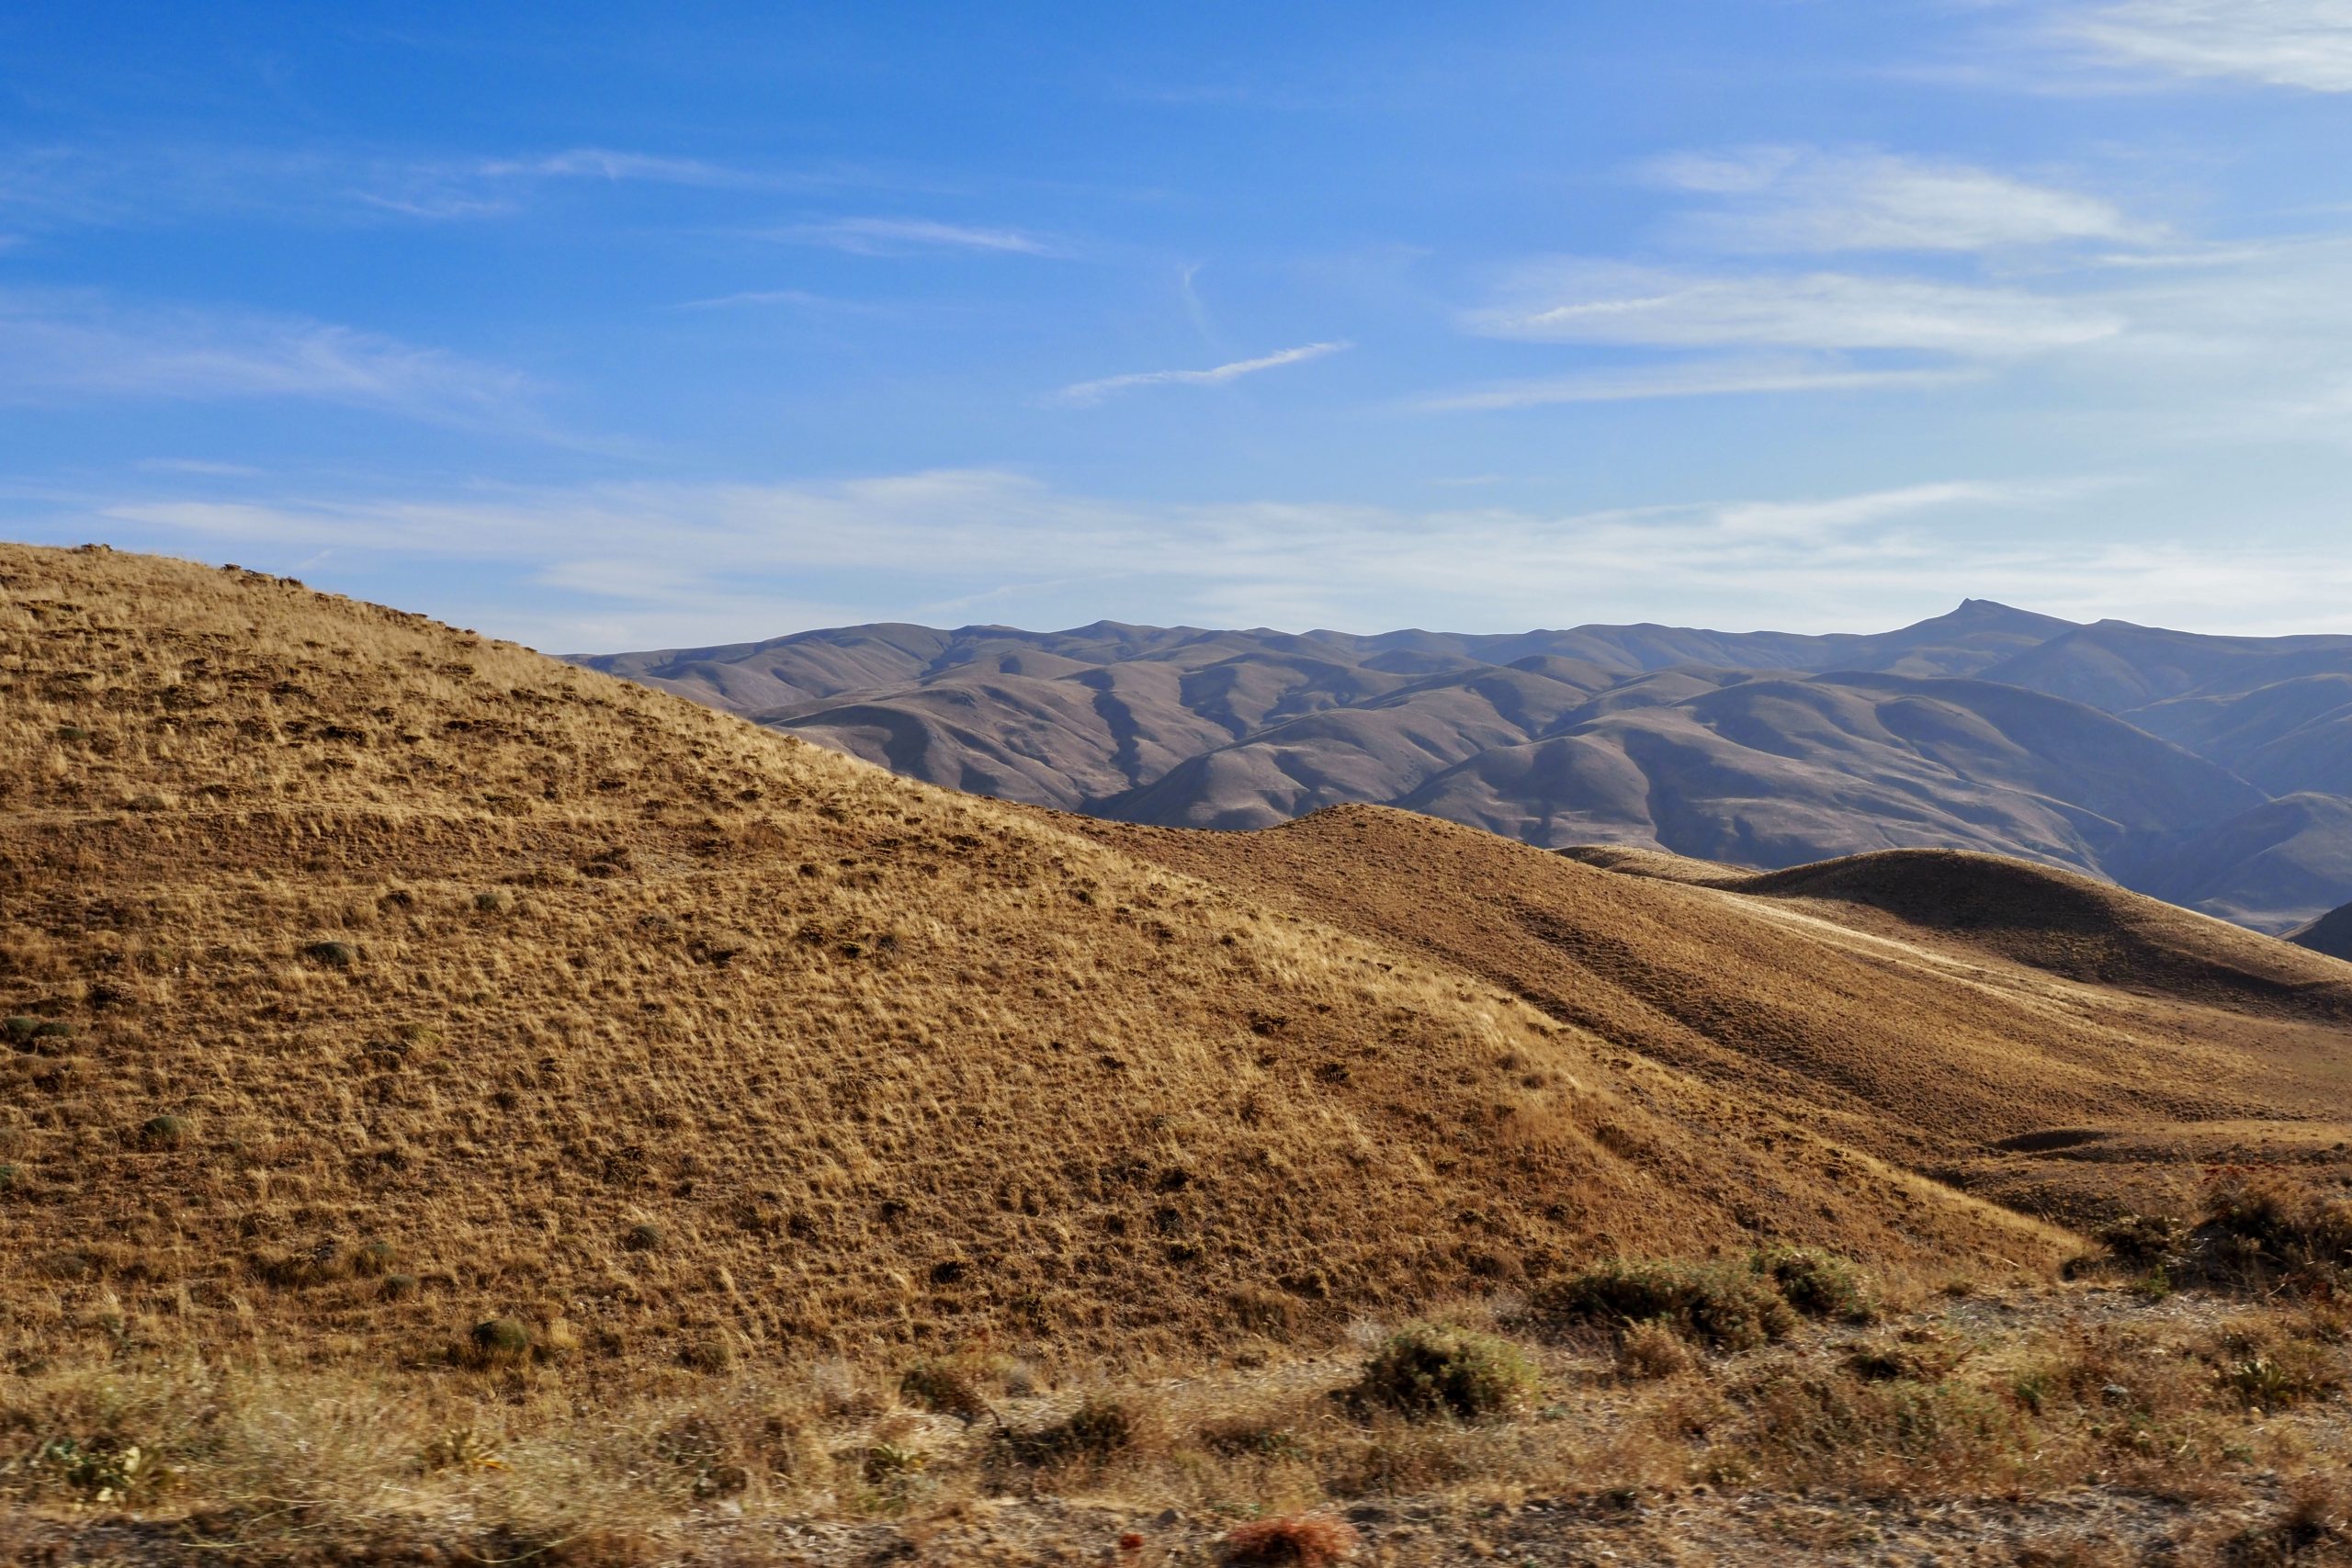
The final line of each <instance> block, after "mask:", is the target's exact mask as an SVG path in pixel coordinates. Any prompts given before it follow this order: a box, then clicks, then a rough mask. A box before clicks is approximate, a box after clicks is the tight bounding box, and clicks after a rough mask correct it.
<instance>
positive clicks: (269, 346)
mask: <svg viewBox="0 0 2352 1568" xmlns="http://www.w3.org/2000/svg"><path fill="white" fill-rule="evenodd" d="M531 390H532V389H531V385H530V382H529V381H528V379H527V378H525V377H524V376H522V375H520V374H519V373H517V372H515V371H513V370H508V369H503V368H501V367H496V366H491V365H484V364H481V363H480V362H478V361H474V360H469V359H466V358H462V357H460V356H458V355H453V354H449V353H447V352H444V351H442V350H440V349H434V348H424V347H419V346H417V345H415V344H408V343H403V342H401V341H400V340H399V339H397V338H391V337H387V336H384V335H382V334H380V333H368V332H361V331H357V330H356V329H354V328H350V327H345V326H337V325H334V324H333V323H330V322H325V321H310V320H306V319H302V318H299V317H285V316H267V315H261V314H257V313H252V312H238V311H220V310H192V309H185V308H168V307H152V306H124V305H120V304H117V303H115V302H113V301H111V300H109V299H106V298H105V297H103V296H100V295H96V294H93V293H88V292H78V291H76V292H69V291H51V290H30V289H0V402H14V403H43V402H56V401H64V400H82V399H92V398H153V399H181V400H206V399H236V398H304V399H311V400H322V401H327V402H337V403H348V404H355V405H358V406H362V407H368V408H374V409H379V410H382V411H385V412H391V413H397V414H401V415H403V416H405V417H408V418H413V419H423V420H430V421H435V422H438V423H460V424H499V425H506V426H515V425H519V424H527V423H531V416H530V414H529V401H530V393H531Z"/></svg>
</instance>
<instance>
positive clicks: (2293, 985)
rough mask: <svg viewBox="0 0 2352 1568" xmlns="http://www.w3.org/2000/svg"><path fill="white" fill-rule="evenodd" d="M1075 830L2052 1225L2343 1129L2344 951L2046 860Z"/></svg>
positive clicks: (1400, 828) (1383, 816)
mask: <svg viewBox="0 0 2352 1568" xmlns="http://www.w3.org/2000/svg"><path fill="white" fill-rule="evenodd" d="M1064 820H1066V821H1069V822H1070V823H1071V824H1072V825H1073V826H1085V825H1084V824H1082V823H1081V822H1080V819H1078V818H1065V819H1064ZM1086 830H1088V831H1091V832H1092V833H1094V834H1095V835H1097V836H1098V837H1100V838H1102V839H1103V840H1104V841H1106V842H1109V843H1112V844H1115V845H1117V846H1118V847H1120V848H1122V849H1124V850H1126V851H1127V852H1131V853H1134V854H1136V855H1141V856H1148V857H1151V858H1155V859H1158V860H1159V861H1161V862H1162V863H1166V864H1168V865H1170V866H1171V867H1173V868H1177V869H1181V870H1183V871H1185V872H1188V873H1190V874H1194V875H1199V876H1203V877H1205V878H1209V879H1212V880H1216V881H1219V882H1221V883H1224V884H1225V885H1227V886H1236V887H1240V888H1246V889H1248V890H1249V891H1250V892H1251V893H1252V894H1254V895H1256V896H1258V897H1264V898H1267V899H1269V900H1272V901H1274V902H1277V903H1279V904H1280V905H1282V906H1283V907H1284V908H1290V909H1293V910H1295V911H1297V912H1299V913H1302V914H1307V915H1311V916H1312V917H1313V918H1314V919H1317V920H1321V921H1328V922H1329V923H1330V924H1332V925H1335V926H1338V927H1340V928H1342V929H1345V930H1348V931H1354V932H1356V933H1358V934H1360V935H1362V936H1364V937H1366V938H1368V939H1370V940H1374V941H1380V942H1387V943H1392V944H1395V945H1396V946H1397V947H1399V948H1401V949H1403V950H1404V951H1407V952H1410V953H1416V954H1419V955H1422V956H1424V957H1425V958H1427V959H1428V960H1430V961H1432V962H1436V963H1441V964H1448V965H1452V966H1458V967H1460V968H1462V969H1464V970H1466V971H1468V972H1470V973H1472V974H1476V975H1477V976H1481V977H1482V978H1483V979H1485V980H1487V982H1489V983H1491V984H1493V985H1495V986H1498V987H1502V988H1504V989H1505V990H1507V991H1509V992H1510V993H1511V994H1513V995H1516V996H1520V997H1523V998H1526V999H1527V1000H1528V1001H1529V1002H1531V1003H1532V1004H1533V1005H1534V1006H1535V1007H1536V1008H1537V1009H1538V1010H1541V1011H1543V1012H1544V1015H1545V1016H1547V1017H1550V1018H1553V1019H1555V1020H1557V1021H1561V1022H1562V1023H1564V1024H1566V1025H1567V1026H1569V1027H1572V1028H1577V1029H1581V1030H1587V1031H1589V1032H1593V1033H1595V1034H1597V1035H1599V1036H1600V1037H1602V1038H1604V1039H1607V1040H1610V1041H1611V1042H1615V1043H1621V1044H1623V1045H1624V1046H1626V1047H1628V1048H1629V1049H1631V1050H1634V1051H1637V1052H1639V1053H1640V1054H1641V1055H1643V1056H1645V1057H1646V1058H1648V1059H1651V1060H1655V1061H1658V1062H1662V1063H1666V1064H1668V1065H1671V1066H1674V1067H1677V1068H1679V1069H1681V1070H1683V1071H1685V1072H1688V1073H1690V1074H1691V1075H1693V1076H1694V1077H1700V1078H1702V1079H1704V1080H1706V1081H1707V1082H1709V1083H1712V1084H1713V1085H1715V1086H1717V1087H1718V1088H1720V1089H1723V1090H1724V1092H1726V1093H1732V1094H1737V1095H1739V1096H1741V1097H1743V1098H1745V1099H1747V1100H1752V1101H1753V1102H1755V1103H1757V1104H1758V1105H1760V1106H1769V1107H1770V1108H1772V1109H1773V1110H1775V1111H1778V1112H1779V1113H1781V1115H1784V1116H1786V1117H1788V1118H1789V1119H1790V1120H1791V1121H1792V1122H1798V1123H1800V1124H1804V1125H1806V1126H1810V1127H1813V1128H1815V1129H1817V1130H1819V1131H1821V1132H1823V1133H1825V1134H1827V1135H1830V1136H1833V1137H1835V1138H1837V1139H1838V1140H1840V1141H1843V1142H1845V1143H1847V1144H1849V1145H1852V1146H1854V1147H1857V1148H1860V1149H1864V1150H1867V1151H1870V1152H1871V1153H1872V1154H1874V1155H1877V1156H1880V1157H1882V1158H1884V1159H1886V1160H1889V1161H1891V1162H1897V1163H1901V1164H1905V1165H1907V1166H1910V1167H1912V1168H1917V1169H1919V1170H1922V1171H1928V1172H1933V1173H1935V1174H1937V1175H1939V1176H1940V1177H1942V1178H1944V1179H1949V1180H1951V1181H1955V1182H1959V1183H1962V1184H1963V1185H1967V1186H1970V1187H1973V1188H1975V1189H1977V1190H1982V1191H1984V1192H1985V1193H1986V1194H1988V1195H1993V1196H1998V1197H2001V1198H2003V1199H2004V1200H2007V1201H2012V1202H2015V1203H2017V1204H2018V1205H2021V1206H2023V1207H2025V1208H2028V1209H2030V1210H2033V1211H2035V1212H2049V1213H2054V1214H2058V1215H2063V1216H2066V1217H2069V1218H2072V1219H2074V1220H2075V1221H2077V1222H2079V1223H2084V1224H2094V1223H2096V1222H2097V1221H2098V1220H2099V1219H2100V1218H2101V1217H2103V1216H2108V1215H2112V1214H2114V1213H2118V1212H2120V1211H2124V1210H2130V1209H2132V1208H2144V1209H2147V1210H2150V1211H2157V1212H2161V1211H2165V1210H2168V1209H2177V1208H2178V1207H2179V1206H2181V1205H2182V1204H2184V1203H2186V1202H2187V1201H2189V1200H2190V1199H2191V1198H2192V1196H2193V1190H2194V1189H2195V1187H2196V1185H2197V1183H2198V1180H2199V1175H2198V1169H2197V1166H2196V1164H2195V1163H2194V1162H2195V1161H2196V1160H2197V1159H2198V1158H2199V1157H2202V1158H2205V1159H2208V1160H2212V1161H2222V1160H2229V1159H2233V1158H2238V1157H2252V1156H2253V1155H2254V1153H2255V1151H2256V1150H2257V1149H2259V1148H2260V1147H2262V1146H2263V1145H2264V1141H2265V1140H2266V1139H2267V1140H2272V1141H2274V1142H2276V1141H2279V1140H2283V1141H2284V1142H2285V1143H2287V1144H2291V1145H2293V1146H2294V1147H2295V1148H2296V1149H2297V1150H2299V1151H2306V1152H2310V1153H2312V1154H2313V1155H2314V1156H2315V1157H2317V1158H2319V1159H2321V1160H2322V1161H2323V1162H2325V1161H2328V1160H2335V1161H2340V1160H2341V1159H2342V1157H2343V1156H2341V1154H2340V1153H2337V1154H2333V1155H2331V1154H2327V1153H2325V1152H2324V1151H2326V1150H2327V1148H2328V1145H2332V1144H2335V1143H2337V1142H2338V1141H2339V1140H2342V1139H2343V1138H2345V1137H2346V1135H2347V1134H2352V1125H2347V1124H2346V1121H2347V1119H2346V1114H2345V1110H2344V1107H2345V1106H2346V1103H2347V1095H2348V1094H2352V1044H2347V1033H2346V1022H2345V1021H2346V1018H2347V1017H2352V973H2347V972H2346V971H2345V970H2343V969H2342V968H2341V967H2340V966H2339V965H2337V964H2332V963H2330V962H2328V961H2327V960H2325V959H2322V958H2319V957H2316V956H2313V955H2312V954H2309V953H2303V952H2301V951H2299V950H2297V949H2295V948H2293V947H2290V946H2289V945H2288V944H2286V943H2283V942H2277V941H2274V940H2272V939H2270V938H2267V937H2260V936H2256V935H2254V934H2252V933H2249V932H2246V931H2240V930H2237V929H2236V928H2233V927H2231V926H2227V925H2224V924H2222V923H2221V922H2219V921H2215V920H2211V919H2205V918H2203V917H2201V916H2197V915H2192V914H2188V913H2187V912H2185V911H2183V910H2179V909H2176V908H2171V907H2169V906H2167V905H2164V904H2160V903H2158V902H2156V901H2155V900H2154V899H2149V898H2143V897H2137V896H2136V895H2132V894H2128V893H2123V892H2121V891H2120V890H2119V889H2116V888H2113V887H2110V886H2106V885H2103V884H2100V883H2097V882H2093V881H2091V880H2090V879H2088V878H2086V877H2080V876H2075V875H2071V874H2066V873H2064V872H2056V871H2052V870H2049V869H2047V868H2043V867H2039V866H2033V865H2029V864H2026V863H2021V862H2016V861H2005V860H1999V859H1996V858H1994V857H1991V856H1984V855H1962V854H1956V853H1951V852H1934V851H1927V852H1894V853H1886V854H1877V855H1866V856H1861V857H1858V858H1856V859H1853V860H1848V861H1838V862H1831V863H1826V864H1824V865H1821V866H1816V867H1805V868H1800V869H1798V870H1795V871H1790V872H1782V873H1776V874H1768V875H1765V876H1740V875H1736V874H1727V872H1726V870H1725V868H1723V867H1719V866H1711V865H1707V864H1705V863H1699V862H1679V863H1678V862H1673V861H1671V860H1669V859H1668V857H1663V856H1660V855H1658V854H1657V852H1654V851H1652V852H1627V851H1614V852H1611V851H1600V852H1588V855H1589V859H1590V860H1591V861H1593V862H1597V863H1587V861H1586V859H1584V858H1571V857H1569V856H1566V855H1553V854H1545V853H1544V852H1540V851H1537V850H1533V849H1531V848H1529V847H1527V846H1525V845H1521V844H1517V843H1513V842H1511V841H1510V840H1505V839H1499V838H1497V837H1495V836H1493V835H1491V834H1486V833H1480V832H1476V831H1475V830H1472V829H1464V828H1458V827H1455V826H1453V824H1451V823H1445V822H1439V821H1435V820H1432V819H1430V818H1423V817H1418V816H1413V815H1409V814H1408V813H1404V812H1398V811H1391V810H1385V809H1383V808H1380V807H1347V808H1343V809H1340V810H1335V811H1329V812H1325V813H1322V814H1319V815H1317V816H1316V817H1312V818H1306V819H1304V820H1302V821H1299V822H1295V823H1291V824H1289V825H1287V826H1285V827H1283V828H1279V829H1272V830H1269V831H1267V832H1264V833H1259V834H1250V835H1224V834H1202V833H1182V832H1175V831H1171V830H1169V829H1148V828H1130V827H1121V826H1114V825H1110V824H1101V825H1093V826H1087V827H1086ZM2249 1127H2252V1128H2255V1129H2256V1131H2254V1132H2251V1133H2250V1132H2249ZM2075 1134H2080V1135H2078V1136H2077V1135H2075ZM2249 1138H2251V1139H2252V1140H2253V1142H2252V1143H2251V1144H2250V1143H2249V1142H2248V1140H2249ZM2053 1148H2056V1149H2060V1150H2062V1151H2064V1152H2063V1153H2062V1154H2057V1155H2053V1154H2052V1149H2053ZM2298 1157H2300V1156H2298Z"/></svg>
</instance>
